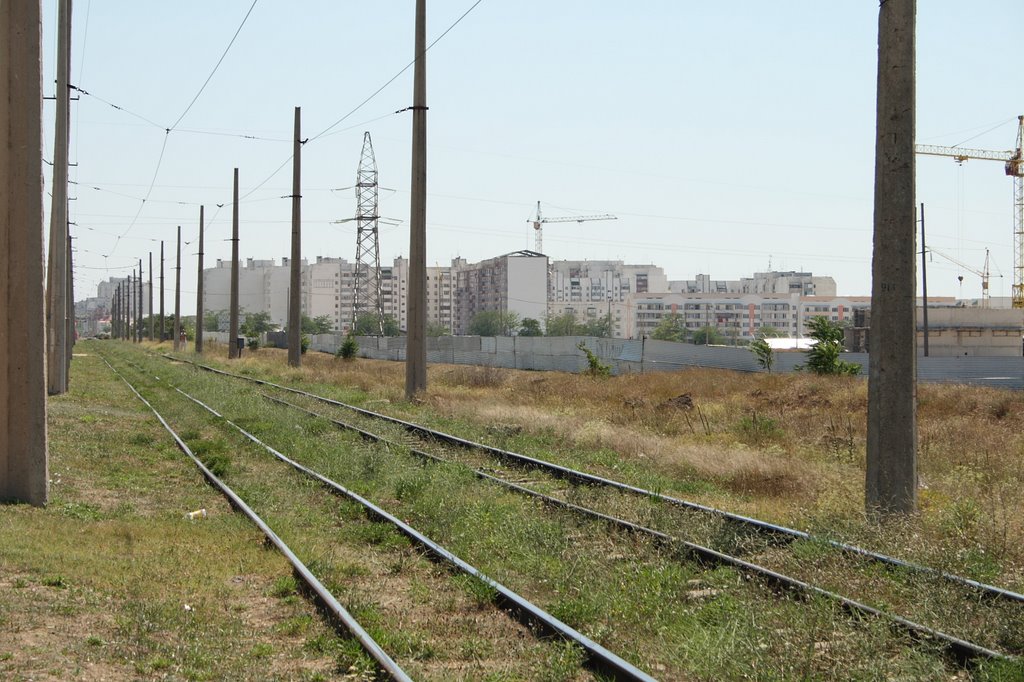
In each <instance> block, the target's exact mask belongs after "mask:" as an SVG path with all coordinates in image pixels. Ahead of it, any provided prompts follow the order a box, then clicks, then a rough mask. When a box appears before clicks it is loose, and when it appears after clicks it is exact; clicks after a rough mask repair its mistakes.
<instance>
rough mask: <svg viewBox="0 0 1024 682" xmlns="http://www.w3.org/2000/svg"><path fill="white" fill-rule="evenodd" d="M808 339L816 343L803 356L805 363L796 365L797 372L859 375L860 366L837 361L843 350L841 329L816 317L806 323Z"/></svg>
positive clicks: (818, 316)
mask: <svg viewBox="0 0 1024 682" xmlns="http://www.w3.org/2000/svg"><path fill="white" fill-rule="evenodd" d="M807 326H808V327H809V328H810V330H811V331H810V337H811V338H812V339H814V340H815V341H817V343H815V344H814V345H813V346H811V348H810V350H808V351H807V352H806V353H805V354H804V355H805V357H806V358H807V363H806V364H803V365H797V367H796V369H797V370H804V369H807V370H810V371H811V372H814V373H815V374H849V375H855V374H860V365H859V364H857V363H855V362H844V361H843V360H840V359H839V354H840V353H841V352H842V350H843V327H842V325H840V324H838V323H836V322H832V321H831V320H829V319H828V318H827V317H825V316H824V315H817V316H815V317H812V318H811V319H810V320H808V321H807Z"/></svg>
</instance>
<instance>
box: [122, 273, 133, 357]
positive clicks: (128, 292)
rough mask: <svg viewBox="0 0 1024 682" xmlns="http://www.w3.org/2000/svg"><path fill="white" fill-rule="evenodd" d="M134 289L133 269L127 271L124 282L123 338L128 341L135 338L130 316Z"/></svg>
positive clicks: (131, 314)
mask: <svg viewBox="0 0 1024 682" xmlns="http://www.w3.org/2000/svg"><path fill="white" fill-rule="evenodd" d="M134 290H135V269H134V268H133V269H132V271H131V272H129V273H128V281H127V282H125V306H124V319H125V325H124V329H125V335H124V338H125V339H127V340H128V341H134V340H135V330H134V329H132V318H133V317H135V301H134V300H133V298H134V294H133V292H134Z"/></svg>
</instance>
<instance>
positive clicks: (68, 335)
mask: <svg viewBox="0 0 1024 682" xmlns="http://www.w3.org/2000/svg"><path fill="white" fill-rule="evenodd" d="M67 232H68V253H67V256H66V258H67V275H66V276H65V278H64V279H65V285H66V288H67V291H66V292H65V298H64V300H65V301H67V305H66V306H65V312H66V313H67V319H66V324H65V327H64V390H65V391H68V390H70V389H71V350H72V347H73V346H74V345H75V269H74V265H73V263H74V261H73V260H72V257H71V223H70V222H68V228H67Z"/></svg>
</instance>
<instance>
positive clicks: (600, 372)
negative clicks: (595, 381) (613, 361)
mask: <svg viewBox="0 0 1024 682" xmlns="http://www.w3.org/2000/svg"><path fill="white" fill-rule="evenodd" d="M576 347H577V348H579V349H580V350H581V351H583V352H584V353H585V354H586V356H587V369H586V374H588V375H590V376H592V377H607V376H611V374H612V368H611V366H610V365H606V364H604V363H603V362H601V358H599V357H597V355H595V354H594V351H592V350H590V349H589V348H587V344H585V343H584V342H583V341H580V343H579V345H578V346H576Z"/></svg>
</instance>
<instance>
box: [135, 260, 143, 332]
mask: <svg viewBox="0 0 1024 682" xmlns="http://www.w3.org/2000/svg"><path fill="white" fill-rule="evenodd" d="M138 283H139V286H138V292H139V297H138V305H136V306H135V309H136V315H135V342H136V343H142V289H143V286H142V259H141V258H140V259H139V279H138Z"/></svg>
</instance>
